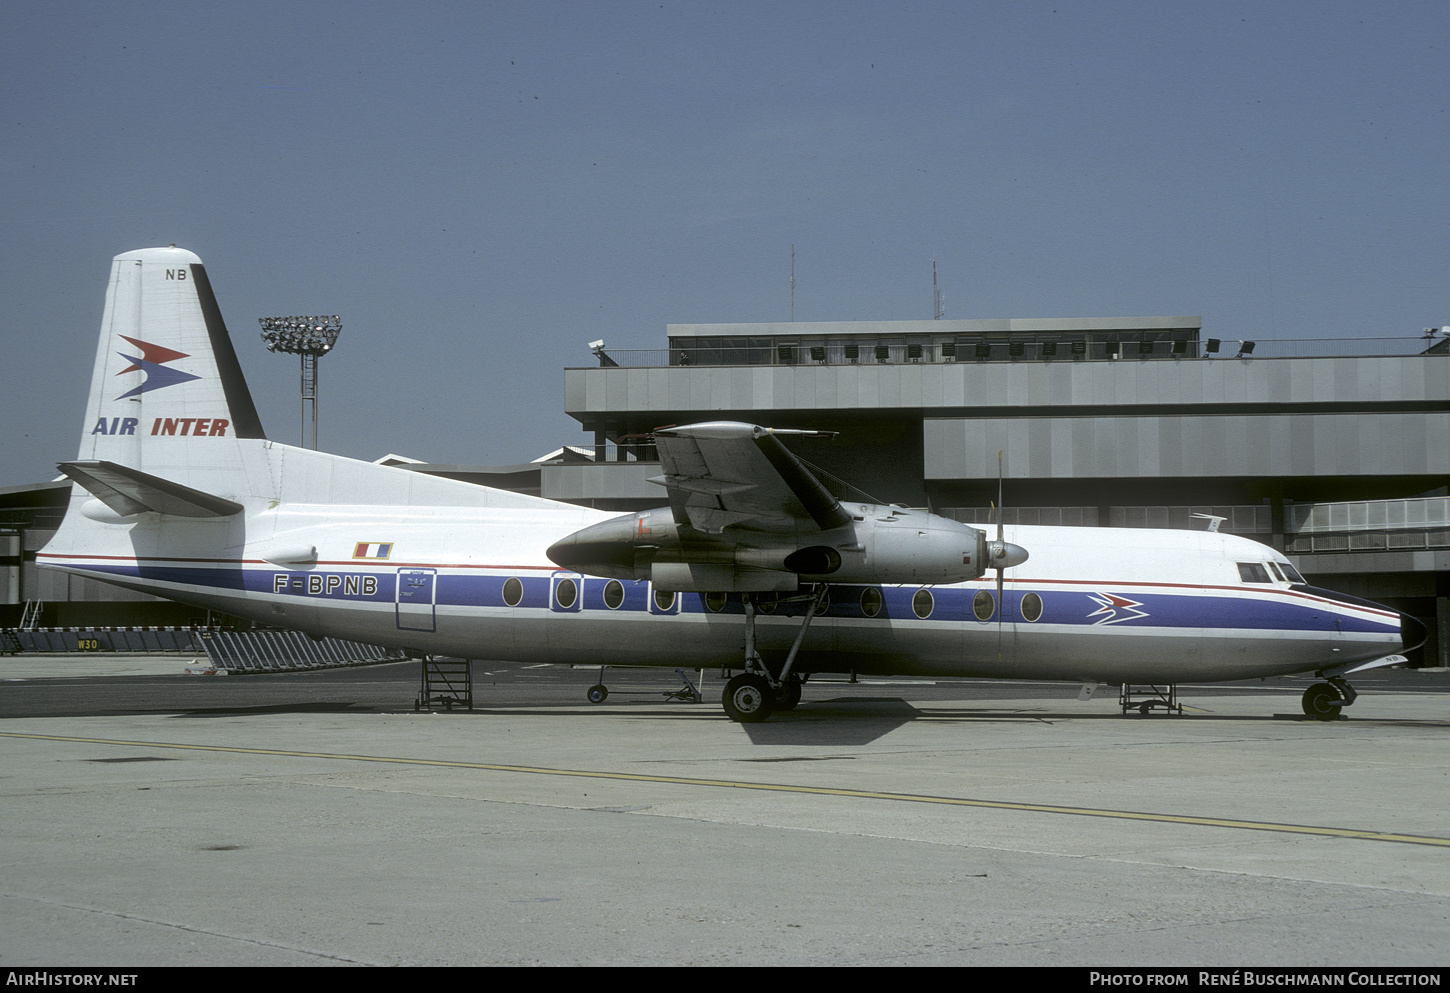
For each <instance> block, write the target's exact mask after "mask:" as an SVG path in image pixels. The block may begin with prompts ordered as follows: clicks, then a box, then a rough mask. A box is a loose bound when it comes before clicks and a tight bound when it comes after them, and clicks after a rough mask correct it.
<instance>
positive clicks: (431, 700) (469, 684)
mask: <svg viewBox="0 0 1450 993" xmlns="http://www.w3.org/2000/svg"><path fill="white" fill-rule="evenodd" d="M455 704H456V705H457V706H459V707H467V708H468V709H469V710H472V709H473V660H472V659H448V658H434V657H433V656H431V655H425V656H424V657H423V661H422V679H421V681H420V683H419V688H418V698H417V699H416V700H414V701H413V709H414V710H433V709H434V708H436V707H442V708H443V709H444V710H452V709H453V707H454V705H455Z"/></svg>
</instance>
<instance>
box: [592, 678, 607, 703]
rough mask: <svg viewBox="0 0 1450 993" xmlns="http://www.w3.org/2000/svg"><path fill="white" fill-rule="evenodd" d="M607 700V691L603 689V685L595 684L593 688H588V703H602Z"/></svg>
mask: <svg viewBox="0 0 1450 993" xmlns="http://www.w3.org/2000/svg"><path fill="white" fill-rule="evenodd" d="M608 699H609V690H608V689H606V688H605V686H604V684H603V683H596V684H594V685H593V686H591V687H589V702H590V703H603V702H604V701H605V700H608Z"/></svg>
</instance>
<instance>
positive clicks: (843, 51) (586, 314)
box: [0, 0, 1450, 486]
mask: <svg viewBox="0 0 1450 993" xmlns="http://www.w3.org/2000/svg"><path fill="white" fill-rule="evenodd" d="M1447 47H1450V5H1447V4H1445V3H1443V2H1425V3H1421V2H1375V3H1357V2H1339V3H1303V2H1285V0H1281V2H1271V3H1262V2H1257V3H1242V4H1240V3H1233V2H1221V3H1207V2H1205V3H1188V2H1171V0H1156V2H1145V3H1111V2H1094V3H1083V2H1076V0H1057V2H1054V0H1048V2H1043V3H1037V2H1020V3H1010V2H1003V0H996V2H990V3H981V4H976V3H965V2H963V3H885V2H882V3H848V2H840V3H790V2H778V3H748V2H738V0H732V2H730V3H681V2H677V0H665V2H659V0H656V2H652V3H631V2H610V3H602V2H592V3H548V2H534V3H479V2H475V3H460V4H448V3H434V4H394V3H366V2H349V3H328V2H312V3H303V4H298V3H285V4H282V3H279V4H272V3H246V2H239V3H231V4H195V3H149V2H144V0H142V2H134V3H118V2H109V3H102V2H84V3H81V2H73V3H66V2H58V3H45V4H41V3H19V2H12V3H8V4H4V5H0V83H3V86H0V110H3V113H0V184H3V185H0V189H3V204H4V223H3V224H0V239H3V243H4V248H5V254H6V258H7V265H6V266H4V267H3V268H0V299H3V301H4V316H3V321H4V342H5V344H6V348H5V355H6V360H5V362H4V366H3V367H4V369H5V371H6V373H7V375H6V376H5V379H6V388H5V389H4V391H0V425H3V428H4V430H3V431H0V486H5V485H18V484H20V483H25V482H32V481H36V480H39V479H44V478H50V477H51V476H52V475H53V474H54V469H53V466H54V463H55V462H57V461H59V460H62V459H66V458H71V457H73V456H74V454H75V450H76V444H77V441H78V439H79V437H80V432H81V429H82V425H81V420H82V414H83V407H84V397H85V392H86V390H87V388H88V386H89V382H88V380H89V376H90V370H91V364H92V359H93V355H94V349H95V345H96V334H97V329H98V327H99V322H100V316H101V307H102V303H103V293H104V287H105V280H106V276H107V273H108V270H109V261H110V259H111V257H112V256H114V255H116V254H118V253H120V252H123V251H127V250H130V249H134V248H141V247H147V246H151V245H163V244H170V243H173V242H174V243H176V244H177V245H179V246H181V247H184V248H188V249H190V250H192V251H194V252H196V253H197V254H199V255H200V256H201V257H202V259H203V260H204V261H205V262H206V263H207V268H208V271H209V273H210V276H211V279H212V283H213V285H214V287H215V289H216V291H217V296H218V299H219V301H220V303H221V306H222V309H223V312H224V313H225V315H226V317H227V320H228V324H229V326H230V328H231V331H232V336H233V339H234V340H235V341H236V342H237V350H238V353H239V356H240V359H241V362H242V365H243V368H244V369H245V370H246V372H247V375H248V379H249V381H250V383H251V386H252V390H253V393H254V395H255V396H256V398H257V401H258V406H259V408H260V409H261V412H262V419H263V423H264V425H265V426H266V428H267V431H268V433H269V435H270V436H272V437H274V438H277V439H279V440H282V441H286V442H295V440H296V438H297V417H298V405H297V367H296V363H295V361H294V360H292V359H291V358H283V357H279V356H276V355H272V354H270V353H268V352H266V351H265V349H264V348H263V346H262V344H261V340H260V338H259V336H258V330H259V329H258V326H257V323H256V318H258V317H261V316H270V315H278V314H302V313H320V312H326V313H337V314H341V315H342V316H343V318H344V322H345V325H344V328H345V329H344V331H343V335H342V338H341V340H340V343H339V345H338V349H337V351H336V352H335V353H334V354H332V355H330V356H328V357H327V358H326V359H325V360H324V361H323V364H322V386H323V393H322V397H323V406H322V431H321V442H322V447H323V448H325V449H327V450H330V451H335V452H339V453H341V454H344V455H350V456H355V457H359V458H375V457H377V456H380V455H382V454H385V453H387V452H390V451H394V452H399V453H403V454H407V455H411V456H413V457H416V458H422V459H427V460H429V461H437V462H465V463H497V464H506V463H512V462H520V461H527V460H528V459H530V458H533V457H535V456H537V455H539V454H542V453H543V452H545V451H548V450H550V449H552V448H555V447H557V446H558V445H560V444H566V443H569V444H584V443H587V441H588V439H587V438H586V436H585V435H584V434H583V433H582V432H581V431H579V429H578V426H577V424H576V422H574V421H573V420H571V419H569V418H567V417H565V416H564V414H563V412H562V408H563V389H562V383H563V375H562V371H561V370H562V369H563V368H564V367H565V366H567V365H588V364H591V359H590V356H589V353H588V349H587V345H586V343H587V342H588V341H590V340H592V339H596V338H605V339H607V340H608V341H609V343H610V345H611V346H612V347H616V348H656V347H662V346H663V344H664V333H665V325H666V324H670V323H708V322H728V321H770V320H785V319H787V318H788V317H789V313H790V285H789V268H790V247H791V245H792V244H794V245H795V246H796V296H795V316H796V318H797V319H798V320H812V321H815V320H868V319H886V320H895V319H920V318H928V317H930V316H931V261H932V259H933V258H935V259H936V260H937V265H938V268H939V272H940V280H941V284H942V286H943V289H944V291H945V294H946V315H947V316H948V317H952V318H979V317H981V318H986V317H1107V316H1125V315H1150V314H1151V315H1184V314H1191V315H1202V317H1203V319H1204V326H1205V331H1206V333H1208V334H1211V335H1215V336H1218V337H1222V338H1229V339H1232V338H1240V337H1252V338H1273V337H1321V336H1359V335H1364V336H1381V335H1404V336H1407V337H1415V336H1416V335H1418V333H1419V330H1420V329H1421V328H1423V327H1426V326H1430V325H1441V324H1450V305H1447V301H1446V298H1445V294H1446V288H1447V285H1450V281H1447V276H1450V273H1447V235H1450V227H1447V224H1450V197H1447V190H1450V185H1447V182H1446V178H1447V163H1450V147H1447V145H1450V119H1447V107H1450V87H1447V85H1446V83H1445V78H1446V75H1447Z"/></svg>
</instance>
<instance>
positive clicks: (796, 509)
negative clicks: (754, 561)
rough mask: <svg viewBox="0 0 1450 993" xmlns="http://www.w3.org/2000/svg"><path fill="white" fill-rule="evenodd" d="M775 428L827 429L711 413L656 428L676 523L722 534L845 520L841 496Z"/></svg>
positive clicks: (824, 527)
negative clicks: (718, 417) (699, 420)
mask: <svg viewBox="0 0 1450 993" xmlns="http://www.w3.org/2000/svg"><path fill="white" fill-rule="evenodd" d="M779 435H797V436H801V437H808V438H831V437H834V436H835V435H834V432H830V431H783V430H777V429H772V428H763V427H758V426H757V425H754V424H744V423H741V422H739V421H710V422H707V423H703V424H689V425H686V426H684V427H675V428H662V429H660V430H657V431H655V432H654V440H655V445H656V447H657V448H658V449H659V453H660V465H661V467H662V468H663V469H664V471H665V472H664V475H663V476H661V477H657V478H656V479H655V480H654V482H657V483H661V484H662V485H663V486H664V487H665V489H666V490H667V491H668V492H669V496H670V510H671V511H672V512H673V514H674V518H675V523H676V524H680V525H684V524H689V525H690V526H691V527H693V528H694V529H695V530H697V531H703V532H705V533H707V534H720V533H721V532H722V531H724V530H725V529H726V528H727V527H735V528H739V529H742V530H746V531H764V532H770V533H794V534H800V533H803V532H815V531H829V530H832V529H833V528H839V527H844V526H845V525H847V524H849V523H850V522H851V515H850V514H849V513H847V512H846V510H845V509H844V508H842V506H841V502H840V501H839V500H837V499H836V497H834V496H833V495H832V494H831V492H830V491H829V490H828V489H827V488H826V487H825V486H824V485H823V484H822V483H821V481H820V480H819V479H817V478H816V476H815V474H814V473H812V472H811V471H810V470H809V469H807V468H806V467H805V466H804V465H802V464H801V461H800V460H799V459H797V458H796V457H795V456H794V455H792V454H791V453H790V451H789V450H788V449H787V448H786V447H785V445H783V444H781V442H780V438H779V437H778V436H779Z"/></svg>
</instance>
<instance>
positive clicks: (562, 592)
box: [554, 579, 579, 610]
mask: <svg viewBox="0 0 1450 993" xmlns="http://www.w3.org/2000/svg"><path fill="white" fill-rule="evenodd" d="M578 596H579V587H578V586H577V585H576V584H575V582H574V580H572V579H561V580H559V584H558V585H557V586H555V587H554V600H555V602H556V603H558V604H559V606H561V607H563V608H564V609H565V610H568V609H569V608H570V607H572V606H574V600H575V598H576V597H578Z"/></svg>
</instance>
